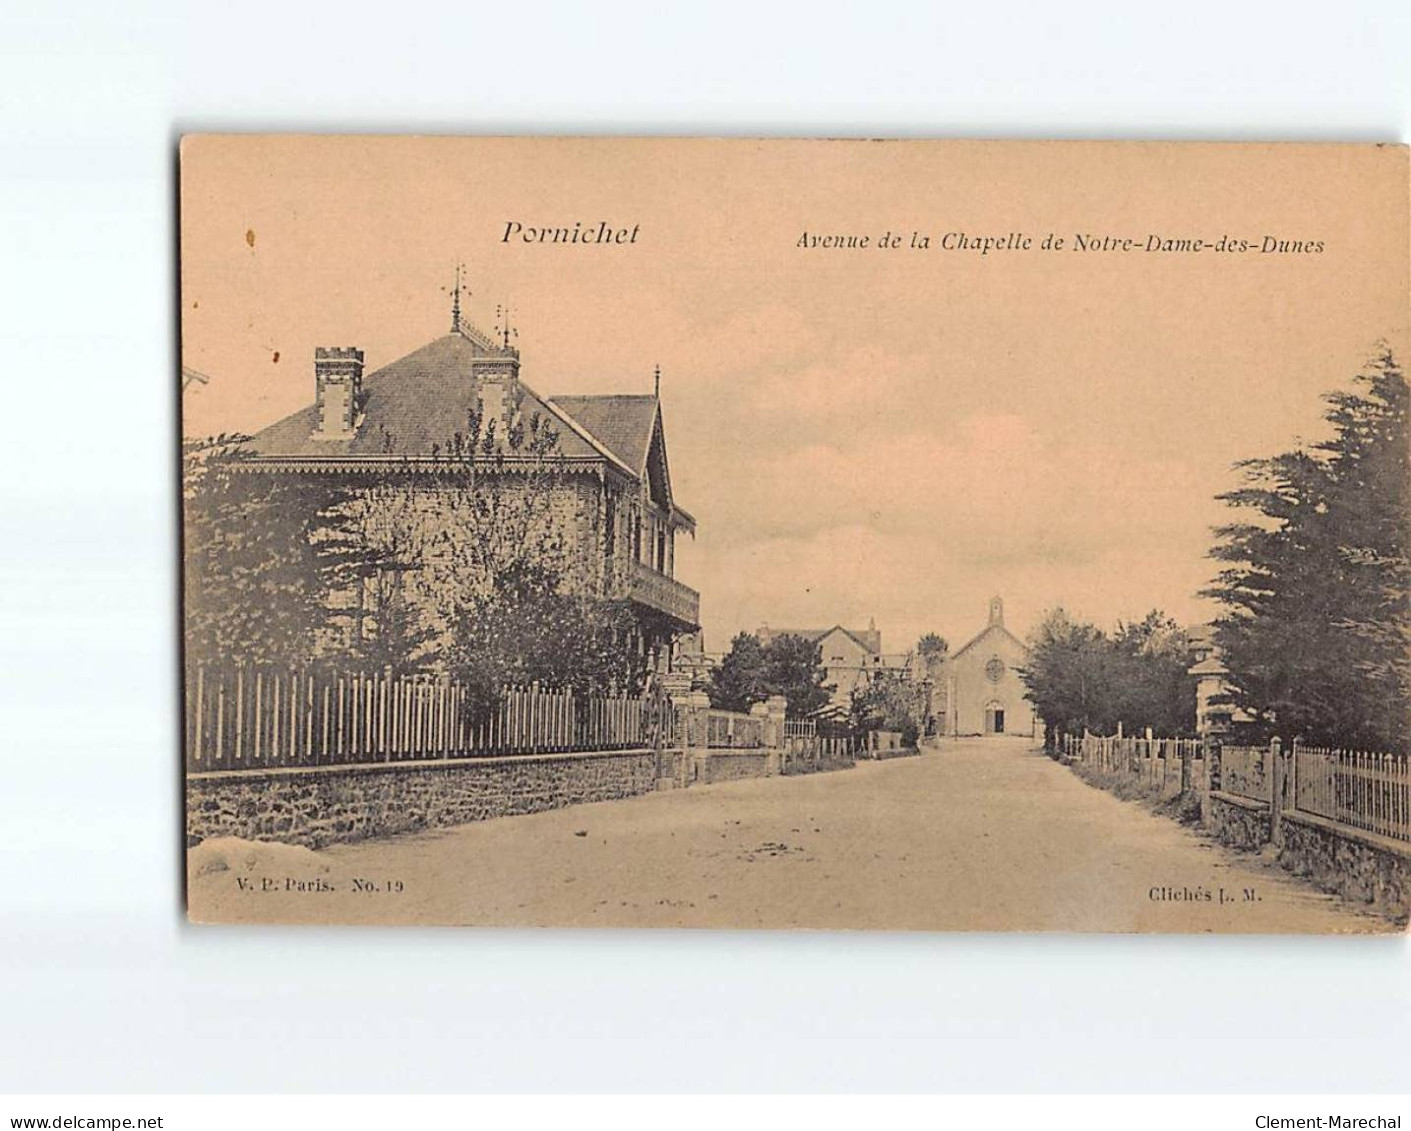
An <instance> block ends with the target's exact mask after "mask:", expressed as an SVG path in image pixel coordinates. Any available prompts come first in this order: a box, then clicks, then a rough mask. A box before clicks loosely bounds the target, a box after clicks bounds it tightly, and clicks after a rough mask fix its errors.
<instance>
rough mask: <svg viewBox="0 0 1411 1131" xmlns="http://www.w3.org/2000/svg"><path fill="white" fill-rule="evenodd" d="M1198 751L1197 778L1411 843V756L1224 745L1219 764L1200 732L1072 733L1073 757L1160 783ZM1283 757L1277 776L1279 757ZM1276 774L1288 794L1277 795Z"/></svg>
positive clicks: (1198, 783)
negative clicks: (1148, 735)
mask: <svg viewBox="0 0 1411 1131" xmlns="http://www.w3.org/2000/svg"><path fill="white" fill-rule="evenodd" d="M1186 751H1188V752H1189V753H1190V755H1191V757H1192V766H1193V773H1192V785H1193V786H1194V787H1195V788H1198V789H1209V788H1211V787H1212V785H1213V786H1215V788H1218V789H1219V791H1220V792H1221V793H1227V794H1231V795H1233V796H1236V797H1240V798H1243V799H1245V800H1248V801H1258V802H1262V803H1264V804H1266V805H1271V806H1277V807H1278V809H1279V811H1280V812H1282V813H1307V814H1310V815H1312V816H1315V817H1322V818H1324V819H1325V820H1329V821H1333V822H1334V823H1336V824H1340V825H1346V826H1348V827H1350V828H1354V829H1362V830H1364V831H1366V832H1373V833H1379V834H1380V835H1382V836H1386V837H1390V838H1392V839H1394V840H1400V841H1408V842H1411V758H1407V757H1406V756H1404V755H1396V754H1376V753H1371V752H1368V751H1364V750H1331V749H1326V748H1323V747H1310V746H1304V745H1302V744H1301V743H1298V742H1295V743H1294V744H1293V746H1292V748H1290V749H1285V748H1282V747H1281V746H1280V745H1279V744H1278V743H1277V742H1275V743H1271V744H1270V745H1268V746H1234V745H1230V746H1221V747H1220V748H1219V754H1218V774H1219V777H1218V784H1217V783H1212V782H1211V781H1210V776H1211V775H1212V774H1214V773H1216V772H1217V771H1216V770H1214V769H1212V768H1211V767H1209V766H1208V764H1207V761H1206V760H1205V759H1204V758H1203V756H1202V751H1201V743H1200V742H1199V740H1197V739H1159V738H1157V739H1144V738H1117V737H1112V736H1106V737H1103V736H1098V735H1084V736H1083V737H1081V738H1078V737H1076V736H1073V735H1066V736H1064V739H1063V752H1064V754H1065V755H1067V756H1068V757H1069V758H1070V759H1071V760H1073V761H1078V762H1083V763H1086V764H1088V765H1091V766H1094V767H1096V768H1098V769H1102V770H1106V771H1109V772H1114V773H1129V774H1133V775H1135V776H1137V777H1139V778H1142V779H1145V780H1147V781H1150V782H1153V783H1155V784H1156V785H1157V786H1158V788H1160V787H1161V786H1162V784H1163V783H1166V784H1167V785H1168V786H1169V785H1173V784H1177V783H1179V774H1180V757H1181V754H1182V753H1183V752H1186ZM1276 758H1277V759H1282V768H1281V771H1280V773H1279V774H1277V775H1276V773H1275V767H1274V760H1275V759H1276ZM1276 781H1278V782H1280V783H1281V792H1280V796H1278V797H1275V796H1274V790H1275V783H1276Z"/></svg>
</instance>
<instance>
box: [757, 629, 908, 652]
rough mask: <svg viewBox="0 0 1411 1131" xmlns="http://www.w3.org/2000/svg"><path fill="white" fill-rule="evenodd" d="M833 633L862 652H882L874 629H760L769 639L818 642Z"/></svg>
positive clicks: (880, 638)
mask: <svg viewBox="0 0 1411 1131" xmlns="http://www.w3.org/2000/svg"><path fill="white" fill-rule="evenodd" d="M833 632H841V633H842V634H843V635H844V636H847V637H850V638H851V639H852V641H853V643H854V644H856V645H857V646H858V647H859V648H861V649H862V650H863V651H864V652H872V653H876V652H880V651H881V650H882V633H881V632H880V631H878V630H877V629H875V628H866V629H863V628H858V629H853V628H844V627H843V626H842V625H840V624H834V625H829V626H828V627H827V628H769V627H768V626H765V627H762V628H761V629H760V633H761V634H762V635H768V636H769V637H770V638H771V639H777V638H778V637H780V636H801V637H803V638H804V639H805V640H810V641H815V642H816V641H819V640H822V639H823V638H824V637H825V636H827V635H829V634H830V633H833Z"/></svg>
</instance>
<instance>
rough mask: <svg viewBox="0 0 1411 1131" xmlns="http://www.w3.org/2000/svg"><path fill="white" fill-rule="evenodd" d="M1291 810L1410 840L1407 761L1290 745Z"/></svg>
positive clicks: (1410, 798) (1410, 775)
mask: <svg viewBox="0 0 1411 1131" xmlns="http://www.w3.org/2000/svg"><path fill="white" fill-rule="evenodd" d="M1290 777H1291V788H1289V790H1288V793H1289V794H1291V795H1292V797H1291V800H1292V803H1293V808H1294V809H1295V810H1297V811H1299V812H1303V813H1311V814H1313V815H1314V816H1318V817H1323V818H1324V819H1326V820H1329V821H1336V822H1337V823H1339V824H1343V825H1351V826H1352V827H1353V828H1358V829H1364V830H1366V831H1367V832H1373V833H1380V834H1381V835H1382V836H1387V837H1391V838H1393V839H1395V840H1404V841H1411V758H1406V757H1401V756H1397V755H1394V754H1372V753H1369V752H1367V751H1362V750H1330V749H1327V748H1325V747H1318V746H1303V745H1301V744H1299V743H1297V742H1296V743H1294V746H1293V758H1292V762H1291V772H1290Z"/></svg>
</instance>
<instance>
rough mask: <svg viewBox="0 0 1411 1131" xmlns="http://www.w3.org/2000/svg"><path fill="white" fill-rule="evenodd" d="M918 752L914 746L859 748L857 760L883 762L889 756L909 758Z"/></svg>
mask: <svg viewBox="0 0 1411 1131" xmlns="http://www.w3.org/2000/svg"><path fill="white" fill-rule="evenodd" d="M920 753H921V751H920V749H919V748H918V747H915V746H894V747H892V748H891V749H889V750H859V751H858V752H857V760H859V761H870V762H885V761H887V760H888V759H890V758H911V757H914V756H915V755H917V754H920Z"/></svg>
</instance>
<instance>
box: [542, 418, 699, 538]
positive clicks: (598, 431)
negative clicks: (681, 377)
mask: <svg viewBox="0 0 1411 1131" xmlns="http://www.w3.org/2000/svg"><path fill="white" fill-rule="evenodd" d="M549 407H550V408H553V409H557V410H558V411H559V412H560V413H562V414H563V415H564V416H566V417H568V418H569V419H571V420H573V421H575V422H577V424H578V426H579V427H580V428H581V429H582V430H583V431H584V432H585V433H587V434H588V435H589V436H591V437H592V438H593V440H594V442H595V443H597V444H600V445H601V446H602V447H603V448H605V449H606V450H608V451H610V452H611V453H612V454H613V455H614V456H615V457H616V458H617V459H618V460H620V461H621V462H622V463H623V464H625V465H626V466H627V467H628V468H630V469H631V471H632V474H634V475H635V476H636V477H637V478H638V479H639V480H642V481H644V482H646V483H647V485H648V488H649V490H650V491H651V497H652V500H653V501H654V502H655V503H656V504H657V505H658V506H660V507H661V508H662V509H663V510H664V511H667V512H668V513H669V514H671V516H672V517H673V518H674V519H675V520H676V522H677V523H679V524H680V525H681V526H684V527H685V528H686V529H687V530H688V531H690V532H692V533H694V532H695V529H696V520H695V519H694V518H693V517H692V516H691V515H690V513H689V512H688V511H687V510H686V509H685V508H684V507H682V506H680V505H679V504H678V503H677V502H676V498H675V496H674V495H673V494H672V491H671V468H670V465H669V462H668V460H667V456H666V429H665V427H664V425H663V424H662V417H661V398H660V397H658V396H656V395H655V394H652V393H647V394H641V395H638V394H628V393H620V394H609V395H605V396H581V397H551V398H549Z"/></svg>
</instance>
